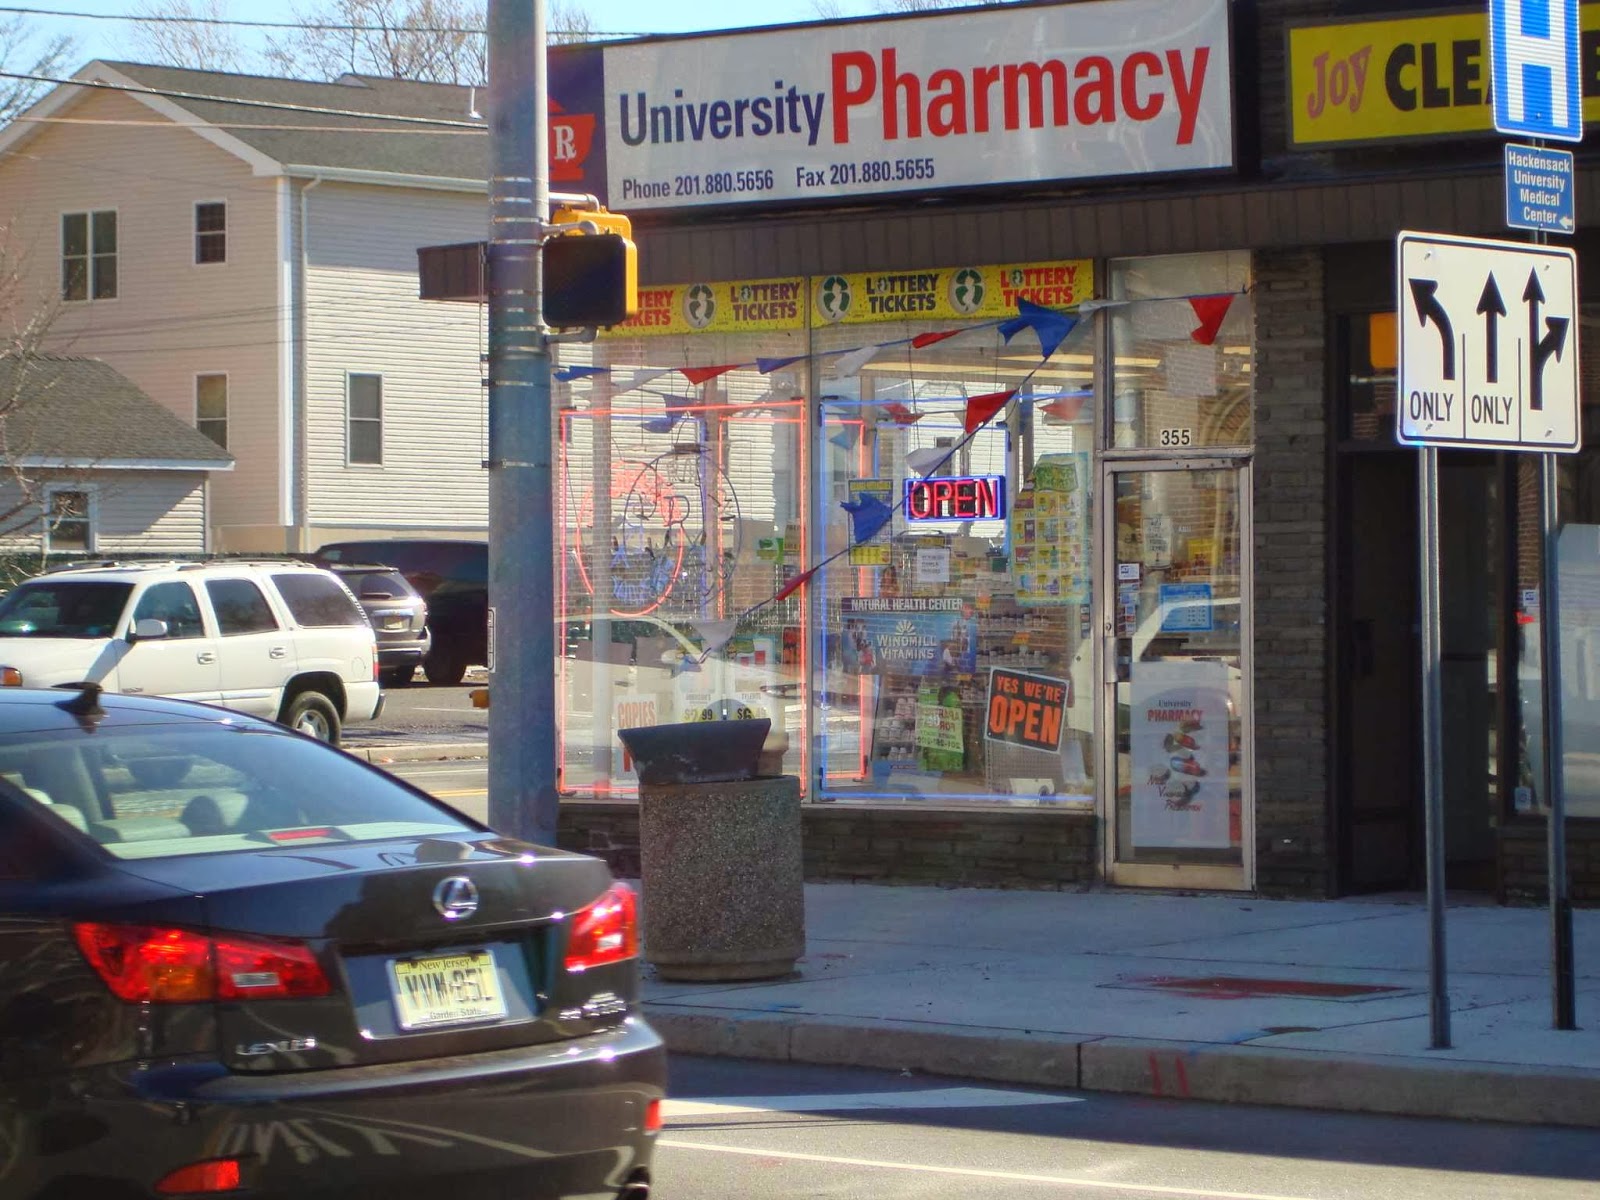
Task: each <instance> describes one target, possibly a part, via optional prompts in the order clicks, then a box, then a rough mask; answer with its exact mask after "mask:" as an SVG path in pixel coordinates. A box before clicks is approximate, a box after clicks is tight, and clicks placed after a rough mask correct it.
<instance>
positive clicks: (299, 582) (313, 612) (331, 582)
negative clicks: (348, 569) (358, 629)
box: [272, 571, 367, 626]
mask: <svg viewBox="0 0 1600 1200" xmlns="http://www.w3.org/2000/svg"><path fill="white" fill-rule="evenodd" d="M272 582H273V583H274V584H275V585H277V588H278V594H279V595H280V596H282V597H283V602H284V603H285V604H287V605H288V606H289V611H290V612H291V613H293V614H294V619H295V620H296V621H298V622H299V623H300V624H302V625H305V626H321V625H365V624H366V623H367V618H366V614H364V613H363V612H362V611H361V607H360V606H359V605H358V604H357V603H356V602H355V601H354V600H352V599H351V598H350V593H349V592H347V591H345V590H344V588H343V587H341V586H340V585H339V581H338V580H336V579H330V578H329V577H328V576H326V575H313V574H312V573H311V572H309V571H294V572H285V573H284V574H282V575H274V576H273V577H272Z"/></svg>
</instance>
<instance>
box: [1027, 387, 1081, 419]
mask: <svg viewBox="0 0 1600 1200" xmlns="http://www.w3.org/2000/svg"><path fill="white" fill-rule="evenodd" d="M1088 398H1089V393H1088V392H1080V393H1078V394H1077V395H1076V396H1063V397H1062V398H1061V399H1059V400H1052V401H1050V403H1049V404H1041V405H1039V411H1040V412H1043V413H1048V414H1050V415H1051V416H1052V417H1054V418H1055V419H1056V420H1058V421H1076V420H1077V419H1078V414H1079V413H1081V412H1082V411H1083V402H1084V401H1085V400H1087V399H1088Z"/></svg>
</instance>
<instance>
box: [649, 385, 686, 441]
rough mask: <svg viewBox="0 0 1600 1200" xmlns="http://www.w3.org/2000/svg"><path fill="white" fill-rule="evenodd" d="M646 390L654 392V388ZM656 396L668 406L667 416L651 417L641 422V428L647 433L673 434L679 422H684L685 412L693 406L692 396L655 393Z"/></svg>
mask: <svg viewBox="0 0 1600 1200" xmlns="http://www.w3.org/2000/svg"><path fill="white" fill-rule="evenodd" d="M646 390H647V391H654V389H653V388H647V389H646ZM655 394H656V395H657V396H660V397H661V399H662V402H663V403H665V404H666V406H667V413H666V416H664V417H651V418H650V419H649V420H648V421H643V422H641V423H640V428H641V429H643V430H645V431H646V432H647V433H671V432H672V431H673V430H674V429H676V428H677V427H678V422H679V421H681V420H683V415H684V410H686V409H687V408H688V407H689V406H690V405H691V404H693V403H694V400H693V398H692V397H690V396H675V395H673V394H672V393H671V392H655Z"/></svg>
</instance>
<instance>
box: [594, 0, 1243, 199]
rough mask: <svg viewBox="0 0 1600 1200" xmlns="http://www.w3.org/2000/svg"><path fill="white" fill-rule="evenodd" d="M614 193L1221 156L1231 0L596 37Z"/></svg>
mask: <svg viewBox="0 0 1600 1200" xmlns="http://www.w3.org/2000/svg"><path fill="white" fill-rule="evenodd" d="M604 54H605V59H604V79H605V138H604V140H605V146H606V174H607V176H608V180H607V183H608V187H607V191H608V193H609V198H610V201H611V203H612V204H613V205H614V206H616V207H618V208H623V209H667V208H685V207H691V206H702V205H725V204H745V203H758V202H763V201H765V202H771V201H784V202H791V201H796V200H813V199H814V200H832V199H837V198H842V197H851V196H863V195H881V194H885V193H898V192H920V191H945V190H948V189H952V188H962V187H975V186H991V187H992V186H993V185H995V184H1006V183H1018V184H1024V183H1036V182H1045V181H1055V180H1076V179H1094V178H1104V177H1111V176H1125V175H1136V174H1137V175H1142V174H1165V173H1169V172H1176V171H1199V170H1215V169H1219V168H1226V167H1231V166H1232V165H1233V124H1232V109H1233V104H1232V96H1231V78H1232V71H1231V63H1230V61H1229V28H1228V5H1227V3H1226V0H1100V2H1097V3H1088V4H1065V5H1059V6H1050V7H1041V8H1034V7H1018V8H1013V7H1009V6H1006V7H999V8H995V9H994V10H992V11H988V12H963V13H961V14H959V15H944V16H929V17H919V18H915V19H908V20H882V21H872V22H864V23H849V24H837V25H822V26H811V27H807V28H797V29H778V30H773V31H770V32H758V33H747V34H728V35H725V36H720V37H711V38H693V39H686V40H674V41H663V42H641V43H634V44H626V45H617V46H607V47H606V48H605V51H604Z"/></svg>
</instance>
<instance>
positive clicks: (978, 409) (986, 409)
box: [963, 388, 1017, 433]
mask: <svg viewBox="0 0 1600 1200" xmlns="http://www.w3.org/2000/svg"><path fill="white" fill-rule="evenodd" d="M1016 394H1017V390H1016V388H1012V389H1011V390H1010V391H1009V392H987V393H985V394H984V395H982V396H973V397H971V398H970V399H969V400H968V401H967V420H966V424H965V425H964V426H963V428H964V429H966V431H967V432H968V433H972V432H974V431H975V430H978V429H981V428H983V426H984V424H985V423H986V422H987V421H988V420H989V418H990V417H992V416H994V415H995V413H997V412H999V411H1000V410H1001V409H1002V408H1004V407H1005V406H1006V402H1007V401H1008V400H1010V399H1011V397H1013V396H1015V395H1016Z"/></svg>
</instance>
